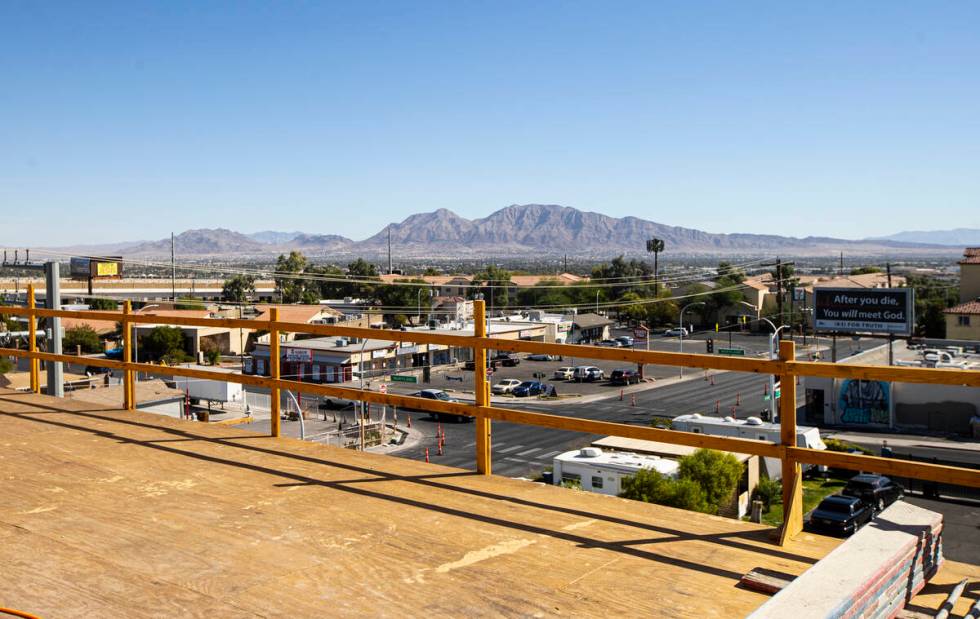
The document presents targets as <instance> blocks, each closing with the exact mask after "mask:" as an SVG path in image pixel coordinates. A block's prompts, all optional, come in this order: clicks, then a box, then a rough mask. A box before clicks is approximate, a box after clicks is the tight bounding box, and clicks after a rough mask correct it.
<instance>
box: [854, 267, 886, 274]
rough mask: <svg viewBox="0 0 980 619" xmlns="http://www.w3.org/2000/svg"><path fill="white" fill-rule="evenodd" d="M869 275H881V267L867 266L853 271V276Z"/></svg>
mask: <svg viewBox="0 0 980 619" xmlns="http://www.w3.org/2000/svg"><path fill="white" fill-rule="evenodd" d="M868 273H881V267H874V266H867V267H858V268H856V269H851V275H867V274H868Z"/></svg>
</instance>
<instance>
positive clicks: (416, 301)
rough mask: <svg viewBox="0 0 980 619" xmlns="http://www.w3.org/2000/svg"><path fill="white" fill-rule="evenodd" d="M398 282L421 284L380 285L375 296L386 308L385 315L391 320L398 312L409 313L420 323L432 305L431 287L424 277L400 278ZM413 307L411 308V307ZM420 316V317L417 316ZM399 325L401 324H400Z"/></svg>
mask: <svg viewBox="0 0 980 619" xmlns="http://www.w3.org/2000/svg"><path fill="white" fill-rule="evenodd" d="M395 281H396V282H402V283H411V284H419V285H418V286H406V285H403V284H398V285H395V284H389V285H387V286H379V287H378V290H377V292H376V293H375V297H376V298H377V299H378V303H380V304H381V306H382V307H384V308H389V309H385V316H386V317H387V318H388V319H389V320H391V318H392V317H393V316H394V315H396V314H407V315H408V316H411V317H412V320H418V322H417V323H416V324H420V323H421V322H422V321H423V320H424V318H425V317H426V316H428V315H429V311H430V309H431V307H432V295H431V294H430V290H431V288H429V287H428V284H427V283H426V281H425V280H424V279H417V278H416V279H398V280H395ZM409 308H411V309H409ZM415 316H419V318H417V319H416V318H415ZM397 326H401V324H398V325H397Z"/></svg>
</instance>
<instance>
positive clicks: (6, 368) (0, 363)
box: [0, 357, 14, 374]
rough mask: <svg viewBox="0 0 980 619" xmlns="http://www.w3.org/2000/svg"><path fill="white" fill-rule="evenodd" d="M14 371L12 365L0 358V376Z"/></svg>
mask: <svg viewBox="0 0 980 619" xmlns="http://www.w3.org/2000/svg"><path fill="white" fill-rule="evenodd" d="M13 369H14V363H13V361H11V360H10V359H8V358H6V357H0V374H6V373H7V372H10V371H11V370H13Z"/></svg>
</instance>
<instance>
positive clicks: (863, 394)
mask: <svg viewBox="0 0 980 619" xmlns="http://www.w3.org/2000/svg"><path fill="white" fill-rule="evenodd" d="M888 387H889V385H888V383H884V382H881V381H877V380H850V379H848V380H845V381H844V382H843V383H842V384H841V388H840V397H839V398H838V402H837V410H839V411H840V421H841V423H855V424H864V423H876V424H882V425H889V421H890V420H889V416H888V408H889V406H888Z"/></svg>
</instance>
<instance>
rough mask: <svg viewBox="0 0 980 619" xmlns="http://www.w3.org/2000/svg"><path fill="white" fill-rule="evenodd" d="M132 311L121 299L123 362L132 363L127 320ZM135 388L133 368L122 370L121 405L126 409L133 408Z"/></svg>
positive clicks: (134, 406)
mask: <svg viewBox="0 0 980 619" xmlns="http://www.w3.org/2000/svg"><path fill="white" fill-rule="evenodd" d="M132 312H133V307H132V304H131V303H130V302H129V300H128V299H127V300H126V301H123V317H122V331H123V362H125V363H132V362H133V326H132V324H131V323H130V322H129V315H130V314H131V313H132ZM135 395H136V388H135V383H134V382H133V370H129V369H127V370H123V407H124V408H125V409H126V410H128V411H131V410H134V409H135V408H136V405H135V399H136V398H135V397H134V396H135Z"/></svg>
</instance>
